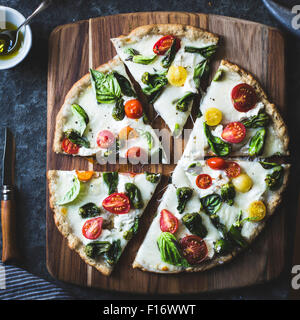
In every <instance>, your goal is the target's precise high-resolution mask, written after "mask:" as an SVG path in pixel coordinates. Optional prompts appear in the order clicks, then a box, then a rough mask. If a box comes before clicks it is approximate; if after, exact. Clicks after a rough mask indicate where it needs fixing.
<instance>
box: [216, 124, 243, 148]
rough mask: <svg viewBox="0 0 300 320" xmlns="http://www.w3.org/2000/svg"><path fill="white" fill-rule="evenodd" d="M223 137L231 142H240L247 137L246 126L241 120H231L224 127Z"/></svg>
mask: <svg viewBox="0 0 300 320" xmlns="http://www.w3.org/2000/svg"><path fill="white" fill-rule="evenodd" d="M221 137H222V139H223V140H225V141H227V142H230V143H240V142H242V141H243V140H244V139H245V137H246V128H245V126H244V125H243V124H242V123H241V122H231V123H229V124H228V125H227V126H226V127H225V128H224V130H223V132H222V135H221Z"/></svg>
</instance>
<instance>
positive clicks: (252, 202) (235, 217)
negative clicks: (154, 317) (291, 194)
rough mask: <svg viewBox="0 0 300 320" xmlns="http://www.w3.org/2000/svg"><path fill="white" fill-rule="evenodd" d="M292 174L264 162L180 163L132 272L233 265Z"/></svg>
mask: <svg viewBox="0 0 300 320" xmlns="http://www.w3.org/2000/svg"><path fill="white" fill-rule="evenodd" d="M288 173H289V165H279V164H277V163H270V162H265V161H261V162H258V161H255V162H253V161H247V160H237V159H232V160H224V158H218V157H214V158H209V159H208V160H200V161H197V162H190V161H188V160H186V159H182V160H181V161H180V162H179V163H178V165H177V166H176V169H175V171H174V172H173V175H172V183H171V184H169V185H168V187H167V190H166V192H165V193H164V195H163V197H162V199H161V202H160V205H159V207H158V210H157V213H156V217H155V218H154V220H153V222H152V224H151V226H150V228H149V230H148V232H147V234H146V236H145V239H144V241H143V243H142V245H141V247H140V248H139V250H138V252H137V255H136V258H135V260H134V263H133V267H134V268H141V269H142V270H144V271H150V272H157V273H179V272H184V271H185V272H193V271H204V270H207V269H209V268H212V267H214V266H216V265H219V264H223V263H224V262H225V261H229V260H230V259H232V258H233V257H234V256H235V255H236V254H237V253H238V252H240V251H241V250H244V249H246V248H247V247H248V246H249V244H250V243H251V242H252V241H253V240H254V239H255V238H256V236H257V235H258V234H259V233H260V231H261V230H262V229H263V228H264V226H265V224H266V222H267V220H268V218H269V217H270V216H271V215H272V214H273V213H274V211H275V208H276V207H277V206H278V205H279V203H280V201H281V194H282V192H283V190H284V189H285V186H286V183H287V179H288ZM149 252H151V254H149Z"/></svg>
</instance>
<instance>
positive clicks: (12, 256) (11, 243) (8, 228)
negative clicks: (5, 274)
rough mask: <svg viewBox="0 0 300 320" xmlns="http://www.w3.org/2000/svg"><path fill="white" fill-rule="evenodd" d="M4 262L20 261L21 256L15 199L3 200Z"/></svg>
mask: <svg viewBox="0 0 300 320" xmlns="http://www.w3.org/2000/svg"><path fill="white" fill-rule="evenodd" d="M1 223H2V262H3V263H5V262H10V261H18V260H19V258H20V255H19V250H18V247H17V237H16V206H15V201H14V200H13V199H12V200H2V201H1Z"/></svg>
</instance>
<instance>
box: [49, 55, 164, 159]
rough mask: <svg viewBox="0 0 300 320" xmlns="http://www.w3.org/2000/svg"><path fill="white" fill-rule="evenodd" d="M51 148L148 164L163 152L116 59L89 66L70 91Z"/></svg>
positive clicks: (58, 120) (57, 122)
mask: <svg viewBox="0 0 300 320" xmlns="http://www.w3.org/2000/svg"><path fill="white" fill-rule="evenodd" d="M53 149H54V152H56V153H64V154H71V155H78V156H93V155H97V159H98V161H99V162H100V161H103V162H105V160H107V159H108V158H109V159H117V157H118V158H124V159H129V160H130V161H132V162H145V163H146V162H147V161H148V159H149V158H151V159H158V158H159V157H160V156H161V155H162V157H163V159H164V152H162V146H161V143H160V141H159V139H158V137H157V135H156V133H155V131H154V130H153V128H152V127H151V126H150V124H149V120H148V117H147V115H146V112H145V111H144V108H143V106H142V104H141V102H140V100H139V99H138V98H137V95H136V92H135V90H134V88H133V86H132V83H131V82H130V80H129V77H128V75H127V74H126V71H125V67H124V64H123V63H122V61H121V60H120V59H119V58H118V57H115V58H114V59H113V60H111V61H109V62H108V63H106V64H104V65H102V66H100V67H98V68H97V69H95V70H94V69H91V70H90V73H89V74H87V75H85V76H84V77H83V78H81V79H80V80H79V81H78V82H76V83H75V84H74V85H73V87H72V88H71V90H70V91H69V92H68V94H67V96H66V98H65V101H64V104H63V106H62V107H61V109H60V111H59V113H58V115H57V119H56V130H55V137H54V143H53ZM110 161H111V160H110Z"/></svg>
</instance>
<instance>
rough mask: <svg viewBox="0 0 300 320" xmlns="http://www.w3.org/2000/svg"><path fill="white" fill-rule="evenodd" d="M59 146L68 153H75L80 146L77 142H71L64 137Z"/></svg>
mask: <svg viewBox="0 0 300 320" xmlns="http://www.w3.org/2000/svg"><path fill="white" fill-rule="evenodd" d="M61 146H62V148H63V150H64V151H65V152H66V153H68V154H77V153H78V151H79V148H80V147H79V146H78V145H77V144H75V143H73V142H71V141H70V140H69V139H68V138H65V139H64V140H63V141H62V143H61Z"/></svg>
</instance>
